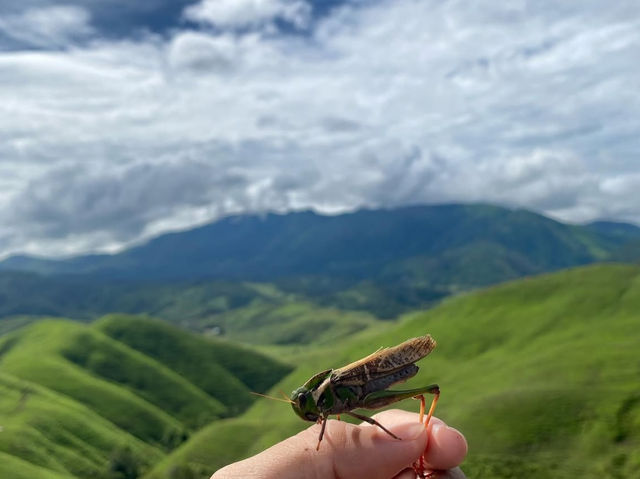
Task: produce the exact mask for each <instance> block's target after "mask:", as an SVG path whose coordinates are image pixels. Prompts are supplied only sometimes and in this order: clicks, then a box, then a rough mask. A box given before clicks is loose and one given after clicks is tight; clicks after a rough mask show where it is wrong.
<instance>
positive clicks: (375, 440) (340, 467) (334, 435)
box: [211, 409, 467, 479]
mask: <svg viewBox="0 0 640 479" xmlns="http://www.w3.org/2000/svg"><path fill="white" fill-rule="evenodd" d="M374 418H375V419H376V420H377V421H379V422H380V423H381V424H384V425H385V427H387V428H388V429H389V430H390V431H392V432H393V433H394V434H396V435H397V436H399V437H401V438H402V440H401V441H399V440H397V439H394V438H392V437H391V436H389V435H388V434H386V433H385V432H384V431H382V430H380V428H378V427H376V426H373V425H370V424H366V423H364V424H362V425H358V426H356V425H353V424H349V423H346V422H342V421H337V420H330V421H329V423H328V424H327V429H326V433H325V436H324V439H323V440H322V444H321V445H320V450H319V451H316V445H317V443H318V434H319V432H320V426H319V425H317V424H316V425H313V426H311V427H309V428H307V429H305V430H304V431H302V432H300V433H298V434H296V435H295V436H293V437H290V438H288V439H285V440H284V441H282V442H280V443H278V444H276V445H275V446H273V447H271V448H269V449H267V450H266V451H263V452H261V453H260V454H257V455H256V456H253V457H250V458H248V459H245V460H244V461H240V462H236V463H234V464H230V465H228V466H226V467H224V468H222V469H220V470H219V471H218V472H216V473H215V474H214V475H213V476H211V479H239V478H244V479H276V478H277V479H358V478H364V477H366V478H368V479H415V477H416V475H415V473H414V472H413V471H412V470H411V464H413V463H414V462H415V461H417V460H418V459H419V457H420V455H421V454H422V452H423V451H425V459H426V463H427V466H428V467H427V469H428V470H430V471H434V472H433V474H432V475H431V476H430V477H431V478H433V479H436V478H438V479H445V478H447V479H464V477H465V476H464V474H463V473H462V471H461V470H460V468H459V467H458V466H459V464H460V463H461V462H462V460H463V459H464V457H465V455H466V453H467V442H466V440H465V438H464V436H463V435H462V434H461V433H460V432H458V431H457V430H456V429H453V428H451V427H448V426H447V425H446V424H445V423H444V422H443V421H441V420H440V419H438V418H435V417H434V418H432V419H431V422H430V424H429V428H428V431H427V430H426V429H425V427H424V425H421V424H420V423H419V422H418V414H415V413H410V412H406V411H401V410H397V409H393V410H390V411H384V412H381V413H379V414H376V415H375V416H374Z"/></svg>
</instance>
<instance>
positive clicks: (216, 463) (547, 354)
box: [145, 265, 640, 479]
mask: <svg viewBox="0 0 640 479" xmlns="http://www.w3.org/2000/svg"><path fill="white" fill-rule="evenodd" d="M639 326H640V268H638V267H633V266H621V265H600V266H591V267H585V268H579V269H573V270H567V271H563V272H560V273H556V274H552V275H545V276H540V277H534V278H528V279H524V280H520V281H516V282H512V283H508V284H504V285H502V286H498V287H494V288H491V289H488V290H485V291H481V292H478V293H474V294H469V295H465V296H459V297H456V298H452V299H450V300H447V301H445V302H444V303H443V304H442V305H441V306H439V307H437V308H434V309H432V310H430V311H427V312H422V313H416V314H411V315H409V316H407V317H405V318H403V320H402V321H401V322H400V323H399V324H398V325H392V324H387V325H384V326H381V327H380V328H378V329H376V330H373V329H371V330H368V331H365V332H364V333H362V334H361V335H359V336H357V337H353V338H350V339H347V340H345V341H343V342H338V343H336V344H334V345H331V346H325V347H322V348H316V349H313V350H305V349H302V348H300V349H298V350H296V351H293V352H292V354H293V355H295V358H296V364H299V366H298V368H297V369H296V370H295V371H294V372H292V373H291V374H290V375H289V376H287V377H286V378H285V379H284V380H283V381H281V382H280V383H279V384H278V385H276V386H275V387H274V388H273V391H274V392H275V394H278V393H277V391H278V390H280V389H283V390H285V391H291V390H292V389H294V388H295V387H297V386H298V385H300V384H302V383H303V382H304V381H305V380H306V379H307V378H308V377H310V376H311V375H312V374H313V373H314V372H317V371H318V370H321V369H323V368H326V367H336V366H341V365H343V364H346V363H348V362H349V361H352V360H355V359H357V358H360V357H362V356H364V355H366V354H368V353H370V352H371V351H372V350H374V349H376V347H378V346H389V345H394V344H397V343H399V342H401V341H403V340H405V339H407V338H410V337H413V336H417V335H422V334H425V333H426V332H429V333H431V334H433V335H434V337H435V338H436V339H437V340H438V348H437V349H436V350H435V351H434V353H432V355H431V356H429V358H427V359H426V360H424V361H423V362H421V363H420V365H421V371H420V373H419V375H418V376H417V378H414V379H412V380H411V384H416V385H417V384H424V383H432V382H438V383H439V384H440V386H441V389H442V391H443V393H442V396H441V401H440V402H439V405H438V411H437V415H438V416H440V417H441V418H443V419H444V420H446V421H447V422H448V423H450V424H451V425H453V426H456V427H458V428H459V429H461V430H462V431H463V432H464V433H465V435H466V436H467V438H468V440H469V447H470V453H469V457H468V459H467V461H466V463H465V464H464V469H465V471H466V472H467V474H468V476H469V477H483V478H484V477H492V478H520V479H526V478H534V477H535V478H538V477H554V478H575V477H585V478H594V479H595V478H600V477H612V478H616V477H620V478H622V477H638V476H639V475H640V388H639V384H640V363H639V362H638V345H639V344H640V327H639ZM401 406H402V407H405V408H408V409H411V410H416V409H417V405H416V403H414V402H412V401H406V402H404V403H401ZM304 427H306V425H305V424H304V423H302V422H301V421H299V419H298V418H297V417H296V416H295V415H294V414H293V412H292V411H291V409H290V408H289V407H288V406H286V405H283V404H281V403H275V402H270V401H267V400H262V401H260V402H258V403H256V404H255V405H254V406H252V407H251V408H250V409H249V410H248V411H247V412H246V413H245V414H243V415H242V416H240V417H238V418H233V419H227V420H223V421H218V422H215V423H213V424H211V425H210V426H208V427H206V428H204V429H202V430H200V431H199V432H198V433H197V434H195V435H194V436H193V437H192V438H191V439H190V440H188V441H187V442H186V443H185V444H183V445H182V446H181V447H179V448H178V449H177V450H176V451H175V452H173V453H172V454H171V455H169V456H168V457H167V458H166V459H164V460H163V461H162V462H161V463H160V464H159V465H158V466H157V467H156V468H155V469H154V470H153V471H151V472H150V473H149V474H147V475H146V476H145V477H146V478H147V479H161V478H167V477H170V476H169V475H168V474H169V473H170V472H173V474H178V473H179V472H182V473H185V474H186V473H187V469H188V470H189V471H191V472H194V473H196V477H206V476H207V475H208V474H211V472H213V471H214V470H215V469H216V468H218V467H220V466H222V465H224V464H225V463H226V462H229V461H233V460H237V459H240V458H242V457H245V456H247V455H251V454H254V453H256V452H258V451H259V450H262V449H263V448H265V447H267V446H268V445H270V444H273V443H274V442H276V441H278V440H279V439H282V438H283V437H285V436H286V435H289V434H292V433H293V432H295V431H297V430H299V429H301V428H304ZM329 427H330V426H329ZM198 474H199V475H198Z"/></svg>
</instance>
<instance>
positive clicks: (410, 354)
mask: <svg viewBox="0 0 640 479" xmlns="http://www.w3.org/2000/svg"><path fill="white" fill-rule="evenodd" d="M435 347H436V341H435V339H433V338H432V337H431V335H429V334H427V335H426V336H420V337H418V338H413V339H408V340H407V341H405V342H404V343H402V344H398V345H397V346H393V347H392V348H384V349H380V350H378V351H376V352H375V353H373V354H370V355H369V356H367V357H366V358H362V359H360V360H358V361H355V362H353V363H351V364H348V365H346V366H343V367H341V368H339V369H334V371H333V373H332V374H331V382H333V383H337V382H340V383H341V384H361V383H363V382H365V380H366V381H368V380H371V379H375V378H377V377H380V376H386V375H388V374H391V373H393V372H394V371H397V370H399V369H402V368H403V367H405V366H407V365H408V364H412V363H415V362H416V361H419V360H420V359H422V358H424V357H425V356H426V355H427V354H429V353H430V352H431V351H433V348H435ZM414 374H415V373H414Z"/></svg>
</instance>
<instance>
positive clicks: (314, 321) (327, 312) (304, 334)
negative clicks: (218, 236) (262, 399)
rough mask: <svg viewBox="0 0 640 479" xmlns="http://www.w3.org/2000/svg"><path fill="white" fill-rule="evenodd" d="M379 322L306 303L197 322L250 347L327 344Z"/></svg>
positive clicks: (243, 311)
mask: <svg viewBox="0 0 640 479" xmlns="http://www.w3.org/2000/svg"><path fill="white" fill-rule="evenodd" d="M378 323H379V321H378V320H376V319H375V318H374V317H373V316H372V315H371V314H369V313H364V312H357V311H342V310H339V309H336V308H329V307H319V306H317V305H314V304H312V303H309V302H303V301H291V302H287V303H283V304H278V305H274V304H261V303H258V304H252V305H250V306H246V307H243V308H237V309H234V310H231V311H227V312H224V313H220V314H217V315H215V316H212V317H210V318H208V319H207V320H203V321H200V327H201V328H204V329H210V328H212V327H218V328H221V330H222V331H224V335H225V336H227V337H228V338H229V339H232V340H235V341H242V342H245V343H252V344H281V345H287V344H313V345H318V344H320V345H321V344H326V343H331V342H333V341H335V340H336V339H338V338H341V337H344V336H350V335H352V334H354V333H356V332H359V331H361V330H363V329H366V328H369V327H371V326H375V325H377V324H378Z"/></svg>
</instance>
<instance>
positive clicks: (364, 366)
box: [291, 335, 440, 447]
mask: <svg viewBox="0 0 640 479" xmlns="http://www.w3.org/2000/svg"><path fill="white" fill-rule="evenodd" d="M435 346H436V342H435V340H434V339H433V338H432V337H431V336H430V335H426V336H420V337H418V338H413V339H409V340H407V341H405V342H404V343H402V344H399V345H398V346H394V347H392V348H385V349H380V350H378V351H376V352H375V353H373V354H370V355H369V356H367V357H366V358H363V359H360V360H359V361H356V362H354V363H351V364H349V365H347V366H344V367H342V368H339V369H327V370H326V371H322V372H321V373H318V374H316V375H315V376H313V377H312V378H311V379H309V380H308V381H307V382H306V383H304V385H302V386H301V387H299V388H298V389H296V390H295V391H293V393H292V394H291V405H292V407H293V410H294V411H295V413H296V414H297V415H298V416H300V417H301V418H302V419H304V420H305V421H312V422H321V423H322V429H321V431H320V437H319V440H318V447H320V442H321V441H322V437H323V435H324V431H325V427H326V424H327V418H328V417H329V416H330V415H332V414H348V415H350V416H353V417H356V418H358V419H360V420H362V421H366V422H368V423H370V424H375V425H377V426H379V427H380V428H382V429H383V430H384V431H385V432H386V433H388V434H390V435H391V436H393V437H394V438H396V439H400V438H399V437H397V436H396V435H395V434H393V433H392V432H390V431H389V430H387V429H386V428H385V427H384V426H383V425H382V424H380V423H379V422H377V421H376V420H375V419H372V418H370V417H367V416H363V415H360V414H357V413H354V412H353V410H354V409H358V408H364V409H379V408H382V407H384V406H387V405H389V404H392V403H394V402H397V401H402V400H403V399H408V398H413V397H418V396H421V395H423V394H426V393H428V394H435V395H436V397H437V396H438V395H439V394H440V388H439V387H438V385H437V384H432V385H429V386H425V387H422V388H416V389H409V390H404V391H389V390H387V388H388V387H390V386H392V385H393V384H396V383H399V382H402V381H406V380H407V379H409V378H412V377H413V376H415V375H416V374H417V373H418V366H416V365H415V364H414V363H415V362H417V361H419V360H420V359H422V358H424V357H425V356H426V355H427V354H429V353H430V352H431V351H432V350H433V348H435Z"/></svg>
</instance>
